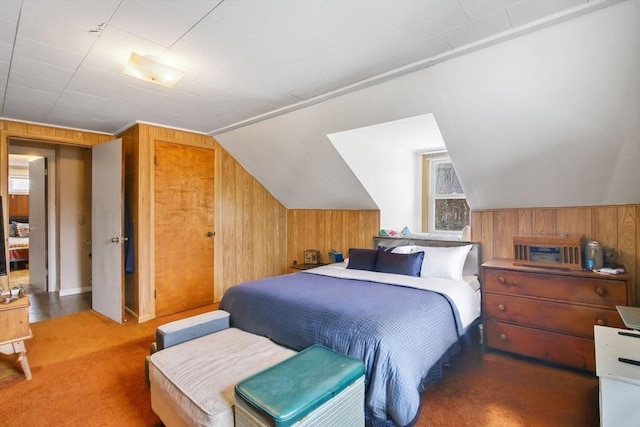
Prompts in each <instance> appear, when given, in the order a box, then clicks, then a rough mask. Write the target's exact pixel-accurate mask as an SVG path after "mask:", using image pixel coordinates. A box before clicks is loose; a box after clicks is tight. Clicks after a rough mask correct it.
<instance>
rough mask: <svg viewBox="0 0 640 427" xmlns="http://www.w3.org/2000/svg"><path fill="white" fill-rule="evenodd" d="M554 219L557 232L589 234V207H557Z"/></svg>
mask: <svg viewBox="0 0 640 427" xmlns="http://www.w3.org/2000/svg"><path fill="white" fill-rule="evenodd" d="M556 221H557V225H556V232H557V234H584V235H585V236H591V209H585V208H563V209H558V212H557V214H556Z"/></svg>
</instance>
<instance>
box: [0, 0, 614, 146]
mask: <svg viewBox="0 0 640 427" xmlns="http://www.w3.org/2000/svg"><path fill="white" fill-rule="evenodd" d="M602 3H603V2H601V1H593V0H592V1H591V2H589V1H585V0H582V1H580V0H545V1H537V0H531V1H517V0H489V1H477V0H428V1H421V0H416V1H398V0H387V1H384V0H376V1H364V0H363V1H357V0H356V1H346V0H338V1H330V0H326V1H322V0H309V1H298V0H277V1H270V0H253V1H252V0H242V1H238V0H189V1H182V0H175V1H171V0H163V1H150V0H149V1H142V0H140V1H135V0H100V1H55V0H53V1H39V0H2V2H0V23H1V24H2V25H1V27H2V30H1V32H0V116H3V117H6V118H12V119H20V120H27V121H35V122H41V123H47V124H53V125H60V126H68V127H76V128H81V129H90V130H94V131H102V132H107V133H115V132H117V131H119V130H122V129H123V128H125V127H127V126H129V125H130V124H131V123H132V122H134V121H146V122H152V123H158V124H162V125H165V126H171V127H177V128H183V129H188V130H193V131H197V132H203V133H214V134H215V133H219V131H220V130H222V129H226V128H229V127H234V126H238V125H239V124H243V123H244V122H246V121H252V120H256V119H259V118H261V117H262V116H263V115H273V114H278V113H279V112H282V110H283V109H284V110H287V109H291V108H295V107H299V106H301V105H304V104H305V103H308V102H309V101H311V100H315V101H317V100H318V99H324V98H326V97H328V96H331V95H332V94H335V92H336V91H341V90H343V91H344V90H345V89H353V87H352V86H353V85H356V86H357V85H362V84H363V83H371V81H372V80H374V81H375V80H379V79H383V78H389V77H390V75H395V74H398V73H405V72H407V71H408V70H412V69H418V68H421V67H424V66H426V65H429V64H430V63H432V62H433V61H434V60H442V59H443V58H444V57H447V56H450V55H452V54H456V53H458V52H460V51H463V50H465V49H467V48H468V47H469V46H474V45H475V44H477V43H480V42H482V43H484V42H489V41H493V39H494V38H496V37H503V36H508V35H512V34H513V33H514V32H518V31H521V30H525V29H529V27H530V26H532V25H533V24H536V23H540V22H545V20H548V19H549V18H554V19H557V18H566V17H567V16H571V15H573V14H579V13H582V12H584V11H585V10H587V9H589V8H593V7H601V6H602ZM131 52H136V53H139V54H141V55H152V56H156V57H158V58H160V59H162V60H163V61H165V62H166V63H169V64H175V65H176V66H177V67H178V68H181V69H183V70H185V71H186V72H187V73H186V76H185V77H184V79H183V80H182V81H181V82H179V83H178V85H177V86H176V87H175V88H174V89H168V88H164V87H160V86H157V85H153V84H151V83H148V82H144V81H139V80H136V79H133V78H132V77H129V76H126V75H123V74H122V72H121V71H122V69H123V67H124V65H125V63H126V62H127V60H128V58H129V55H130V54H131Z"/></svg>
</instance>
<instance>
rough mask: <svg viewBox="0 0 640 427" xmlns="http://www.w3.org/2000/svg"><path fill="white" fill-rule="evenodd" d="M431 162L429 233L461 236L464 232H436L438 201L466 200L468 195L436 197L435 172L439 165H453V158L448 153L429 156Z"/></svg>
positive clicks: (455, 194) (440, 195)
mask: <svg viewBox="0 0 640 427" xmlns="http://www.w3.org/2000/svg"><path fill="white" fill-rule="evenodd" d="M427 158H428V160H429V162H428V164H429V200H428V213H429V219H428V221H427V223H428V229H429V230H428V232H429V233H434V234H442V235H459V234H460V233H462V230H436V229H435V223H436V199H465V200H466V198H467V197H466V195H465V194H464V193H462V194H458V193H453V194H438V195H436V191H435V187H436V177H435V170H436V166H437V165H438V164H442V163H453V162H452V161H451V157H449V156H448V155H447V153H438V154H434V155H428V156H427Z"/></svg>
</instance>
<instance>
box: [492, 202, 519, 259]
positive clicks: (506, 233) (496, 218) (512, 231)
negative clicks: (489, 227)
mask: <svg viewBox="0 0 640 427" xmlns="http://www.w3.org/2000/svg"><path fill="white" fill-rule="evenodd" d="M518 217H519V215H518V211H517V210H514V209H512V210H503V211H496V212H494V213H493V236H494V242H493V254H494V256H495V257H496V258H509V257H511V254H512V253H513V246H512V245H513V236H514V235H516V234H517V232H518Z"/></svg>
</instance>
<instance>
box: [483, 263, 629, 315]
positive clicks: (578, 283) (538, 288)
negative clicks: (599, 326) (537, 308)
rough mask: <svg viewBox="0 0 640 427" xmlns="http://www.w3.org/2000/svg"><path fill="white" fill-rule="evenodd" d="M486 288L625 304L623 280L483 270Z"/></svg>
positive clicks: (595, 303)
mask: <svg viewBox="0 0 640 427" xmlns="http://www.w3.org/2000/svg"><path fill="white" fill-rule="evenodd" d="M483 278H484V281H483V283H482V286H483V288H484V290H485V291H494V292H502V293H508V294H513V295H521V296H533V297H541V298H548V299H555V300H562V301H571V302H578V303H584V304H593V305H601V306H606V307H615V306H616V305H628V303H629V302H628V301H627V286H626V282H625V281H624V280H615V279H604V278H602V279H600V278H592V277H572V276H564V275H557V274H553V273H549V274H544V273H524V272H519V271H511V270H494V269H488V268H487V269H485V270H484V277H483Z"/></svg>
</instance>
